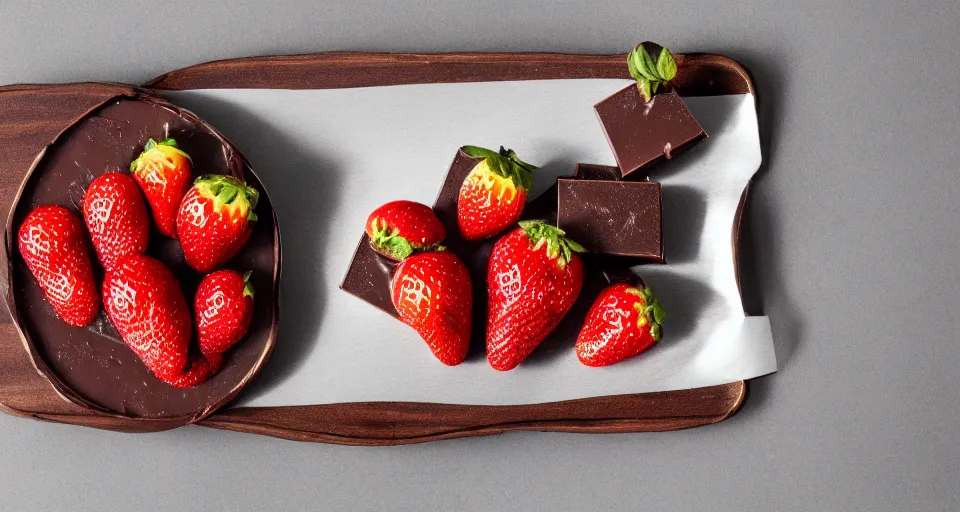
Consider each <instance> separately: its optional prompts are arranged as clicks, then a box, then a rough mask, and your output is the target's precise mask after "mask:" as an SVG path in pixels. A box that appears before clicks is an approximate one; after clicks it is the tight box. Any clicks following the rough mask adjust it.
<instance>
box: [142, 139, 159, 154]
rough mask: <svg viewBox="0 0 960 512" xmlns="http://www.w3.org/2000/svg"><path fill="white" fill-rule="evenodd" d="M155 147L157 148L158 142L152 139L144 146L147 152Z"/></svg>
mask: <svg viewBox="0 0 960 512" xmlns="http://www.w3.org/2000/svg"><path fill="white" fill-rule="evenodd" d="M155 147H157V141H155V140H153V139H150V140H148V141H147V143H146V145H144V146H143V151H144V152H147V151H150V150H151V149H153V148H155Z"/></svg>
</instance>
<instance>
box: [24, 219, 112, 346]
mask: <svg viewBox="0 0 960 512" xmlns="http://www.w3.org/2000/svg"><path fill="white" fill-rule="evenodd" d="M17 243H18V245H19V248H20V255H21V256H23V260H24V261H25V262H26V264H27V267H28V268H29V269H30V272H31V273H32V274H33V277H34V278H35V279H36V280H37V283H38V284H39V285H40V289H41V290H43V296H44V297H45V298H46V299H47V302H49V303H50V305H51V306H53V309H54V311H56V313H57V316H59V317H60V318H61V319H63V321H64V322H66V323H68V324H70V325H73V326H77V327H82V326H84V325H88V324H89V323H90V322H92V321H93V319H94V318H95V317H96V316H97V312H98V311H100V300H99V297H98V295H97V286H96V284H95V283H94V281H93V266H92V265H91V263H90V256H89V254H88V251H87V240H86V231H85V230H84V229H83V221H81V220H80V219H78V218H77V217H76V216H74V215H73V214H72V213H70V211H69V210H67V209H66V208H63V207H61V206H41V207H39V208H37V209H35V210H33V211H32V212H30V213H29V214H27V218H26V219H24V221H23V224H21V225H20V230H19V232H18V234H17Z"/></svg>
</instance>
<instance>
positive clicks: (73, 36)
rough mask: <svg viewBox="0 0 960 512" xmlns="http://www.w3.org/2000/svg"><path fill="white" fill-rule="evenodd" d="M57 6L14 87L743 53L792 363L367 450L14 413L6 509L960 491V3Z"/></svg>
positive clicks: (770, 292) (18, 69)
mask: <svg viewBox="0 0 960 512" xmlns="http://www.w3.org/2000/svg"><path fill="white" fill-rule="evenodd" d="M34 3H35V2H22V3H18V2H9V1H2V2H0V48H2V49H3V56H2V57H0V83H12V82H70V81H77V80H114V81H125V82H133V83H138V82H142V81H144V80H146V79H148V78H151V77H153V76H155V75H158V74H160V73H163V72H165V71H168V70H172V69H175V68H178V67H181V66H186V65H190V64H194V63H198V62H202V61H207V60H212V59H221V58H229V57H242V56H248V55H261V54H279V53H297V52H313V51H323V50H336V49H353V50H384V51H453V50H488V51H497V50H519V51H565V52H597V53H600V52H602V53H609V52H621V51H625V50H627V49H628V48H630V46H631V45H633V44H634V43H636V41H637V40H638V39H640V38H646V39H652V40H656V41H659V42H662V43H664V44H667V45H668V46H670V47H671V48H672V49H674V50H676V51H679V52H682V51H706V52H717V53H724V54H727V55H730V56H732V57H734V58H736V59H738V60H740V61H741V62H742V63H744V64H745V65H746V66H747V67H748V68H749V69H750V70H751V71H752V72H753V74H754V77H755V79H756V83H757V87H758V89H759V91H760V94H761V102H762V105H761V127H762V132H763V134H764V137H765V138H764V157H765V159H766V161H767V162H768V164H769V165H768V167H767V169H766V170H765V171H764V173H763V174H762V175H761V176H760V177H759V178H758V180H757V186H756V188H755V189H754V195H753V199H752V200H753V206H754V207H753V211H752V215H751V217H752V218H751V219H750V220H751V222H752V223H753V224H754V226H755V230H756V232H757V236H756V238H757V240H756V245H757V248H758V252H759V257H758V265H759V269H758V272H759V274H760V276H761V278H762V297H763V305H764V309H765V312H766V313H767V314H769V315H770V317H771V320H772V324H773V329H774V336H775V338H776V340H777V343H778V347H777V350H778V359H779V363H780V366H781V371H780V372H779V373H778V374H776V375H774V376H772V377H769V378H764V379H760V380H757V381H755V382H754V383H753V384H752V386H751V396H750V397H749V399H748V401H747V403H746V405H745V406H744V408H743V410H742V411H741V412H740V413H739V414H738V415H737V416H735V417H734V418H732V419H730V420H728V421H726V422H723V423H721V424H719V425H715V426H711V427H706V428H700V429H695V430H690V431H684V432H675V433H666V434H635V435H600V436H598V435H592V436H587V435H565V434H538V433H515V434H508V435H503V436H497V437H488V438H476V439H467V440H455V441H447V442H440V443H432V444H427V445H419V446H409V447H398V448H386V449H383V448H380V449H368V448H348V447H337V446H324V445H307V444H297V443H293V442H287V441H279V440H274V439H269V438H264V437H257V436H251V435H244V434H231V433H227V432H220V431H216V430H208V429H203V428H199V427H196V428H184V429H179V430H176V431H173V432H167V433H161V434H154V435H122V434H114V433H108V432H100V431H96V430H90V429H82V428H77V427H68V426H62V425H49V424H43V423H38V422H33V421H28V420H23V419H16V418H12V417H8V416H2V415H0V454H2V455H0V461H2V463H0V509H2V510H4V511H7V510H12V511H19V510H104V511H106V510H127V509H130V510H197V509H208V510H217V509H223V510H227V509H235V510H242V509H249V510H260V509H264V510H326V509H330V510H367V509H369V510H440V509H456V510H490V509H495V508H500V509H525V510H567V509H569V510H591V509H608V510H617V509H641V510H758V511H761V510H818V511H820V510H854V509H862V510H957V509H958V508H960V497H958V486H957V483H958V481H960V405H958V402H957V391H958V370H957V368H958V365H960V347H958V346H957V342H958V338H960V320H958V315H957V298H958V294H957V292H956V287H957V285H958V274H960V201H958V200H960V178H958V176H957V171H958V169H957V162H958V161H960V144H958V139H957V132H958V128H960V121H958V120H960V100H958V97H957V94H956V90H955V89H956V84H957V83H958V81H960V71H958V64H960V55H958V48H960V31H958V30H957V25H958V22H960V3H958V2H956V1H955V0H946V1H941V2H896V1H892V0H888V1H882V2H873V3H869V4H868V3H861V2H845V3H838V2H833V1H826V0H825V1H821V2H809V1H797V2H786V1H782V2H771V3H763V2H749V1H738V2H727V3H725V4H719V3H717V4H714V3H713V2H704V1H693V0H674V1H672V2H657V3H656V4H654V3H652V2H647V3H646V5H644V4H643V3H638V2H625V1H616V2H612V1H606V2H546V1H540V2H530V3H525V4H519V3H517V4H514V3H508V2H499V1H486V2H464V1H448V2H443V3H441V2H436V3H429V2H405V3H404V5H403V6H402V7H398V6H396V5H394V4H395V3H394V2H374V1H367V0H354V1H351V2H336V3H334V2H326V3H320V2H316V3H314V2H309V1H299V2H279V1H278V2H273V4H274V5H273V6H272V7H270V8H269V9H266V8H264V7H263V6H261V5H260V3H258V2H246V3H241V2H236V3H235V4H232V5H228V3H227V2H217V3H216V4H215V5H212V6H205V5H203V4H202V2H189V3H183V4H180V3H179V2H162V3H161V2H126V3H124V4H123V7H113V6H112V5H111V4H113V2H103V1H101V2H57V3H53V2H50V3H47V4H46V5H44V6H38V5H34ZM396 3H397V4H399V2H396ZM85 4H89V5H85ZM654 5H655V8H654Z"/></svg>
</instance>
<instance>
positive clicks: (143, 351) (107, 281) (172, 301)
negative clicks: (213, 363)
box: [103, 254, 191, 382]
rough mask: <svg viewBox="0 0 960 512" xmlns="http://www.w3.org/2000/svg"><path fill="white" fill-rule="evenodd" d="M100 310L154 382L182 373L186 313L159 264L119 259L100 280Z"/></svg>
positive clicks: (186, 341) (136, 257)
mask: <svg viewBox="0 0 960 512" xmlns="http://www.w3.org/2000/svg"><path fill="white" fill-rule="evenodd" d="M103 307H104V309H105V310H106V311H107V316H108V317H109V318H110V322H111V323H112V324H113V326H114V327H116V329H117V331H118V332H119V333H120V337H121V338H122V339H123V341H124V343H126V344H127V346H129V347H130V348H131V349H132V350H133V352H134V353H135V354H137V356H138V357H139V358H140V359H141V360H142V361H143V364H144V365H146V367H147V368H148V369H149V370H150V371H151V372H153V374H154V375H156V376H157V378H159V379H160V380H163V381H165V382H171V381H173V380H175V379H176V378H178V377H179V376H180V375H181V374H182V373H183V372H184V369H186V367H187V361H188V352H189V349H190V334H191V322H190V310H189V309H188V308H187V301H186V300H184V298H183V292H182V291H181V290H180V284H179V283H177V280H176V278H175V277H174V276H173V273H172V272H170V270H169V269H168V268H167V267H166V266H165V265H164V264H163V263H161V262H159V261H157V260H155V259H153V258H151V257H149V256H145V255H142V254H135V255H132V256H127V257H126V258H124V259H123V260H121V261H120V262H119V263H118V264H117V265H116V266H115V267H114V268H113V269H111V270H109V271H107V275H106V277H105V278H104V281H103Z"/></svg>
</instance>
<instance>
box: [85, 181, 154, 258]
mask: <svg viewBox="0 0 960 512" xmlns="http://www.w3.org/2000/svg"><path fill="white" fill-rule="evenodd" d="M83 218H84V220H85V221H86V222H87V230H88V231H89V232H90V240H91V241H92V242H93V248H94V249H95V250H96V252H97V258H99V260H100V264H101V265H103V268H104V269H106V270H110V269H112V268H113V267H114V265H116V264H117V262H118V261H119V260H121V259H123V258H125V257H127V256H129V255H131V254H143V252H144V251H146V250H147V243H148V242H149V241H150V216H149V214H148V213H147V205H146V203H144V201H143V196H142V195H141V194H140V187H138V186H137V183H136V182H135V181H133V178H131V177H130V176H129V175H126V174H120V173H118V172H111V173H107V174H103V175H101V176H99V177H97V178H96V179H94V180H93V181H92V182H91V183H90V186H89V187H87V191H86V193H85V194H84V195H83Z"/></svg>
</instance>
